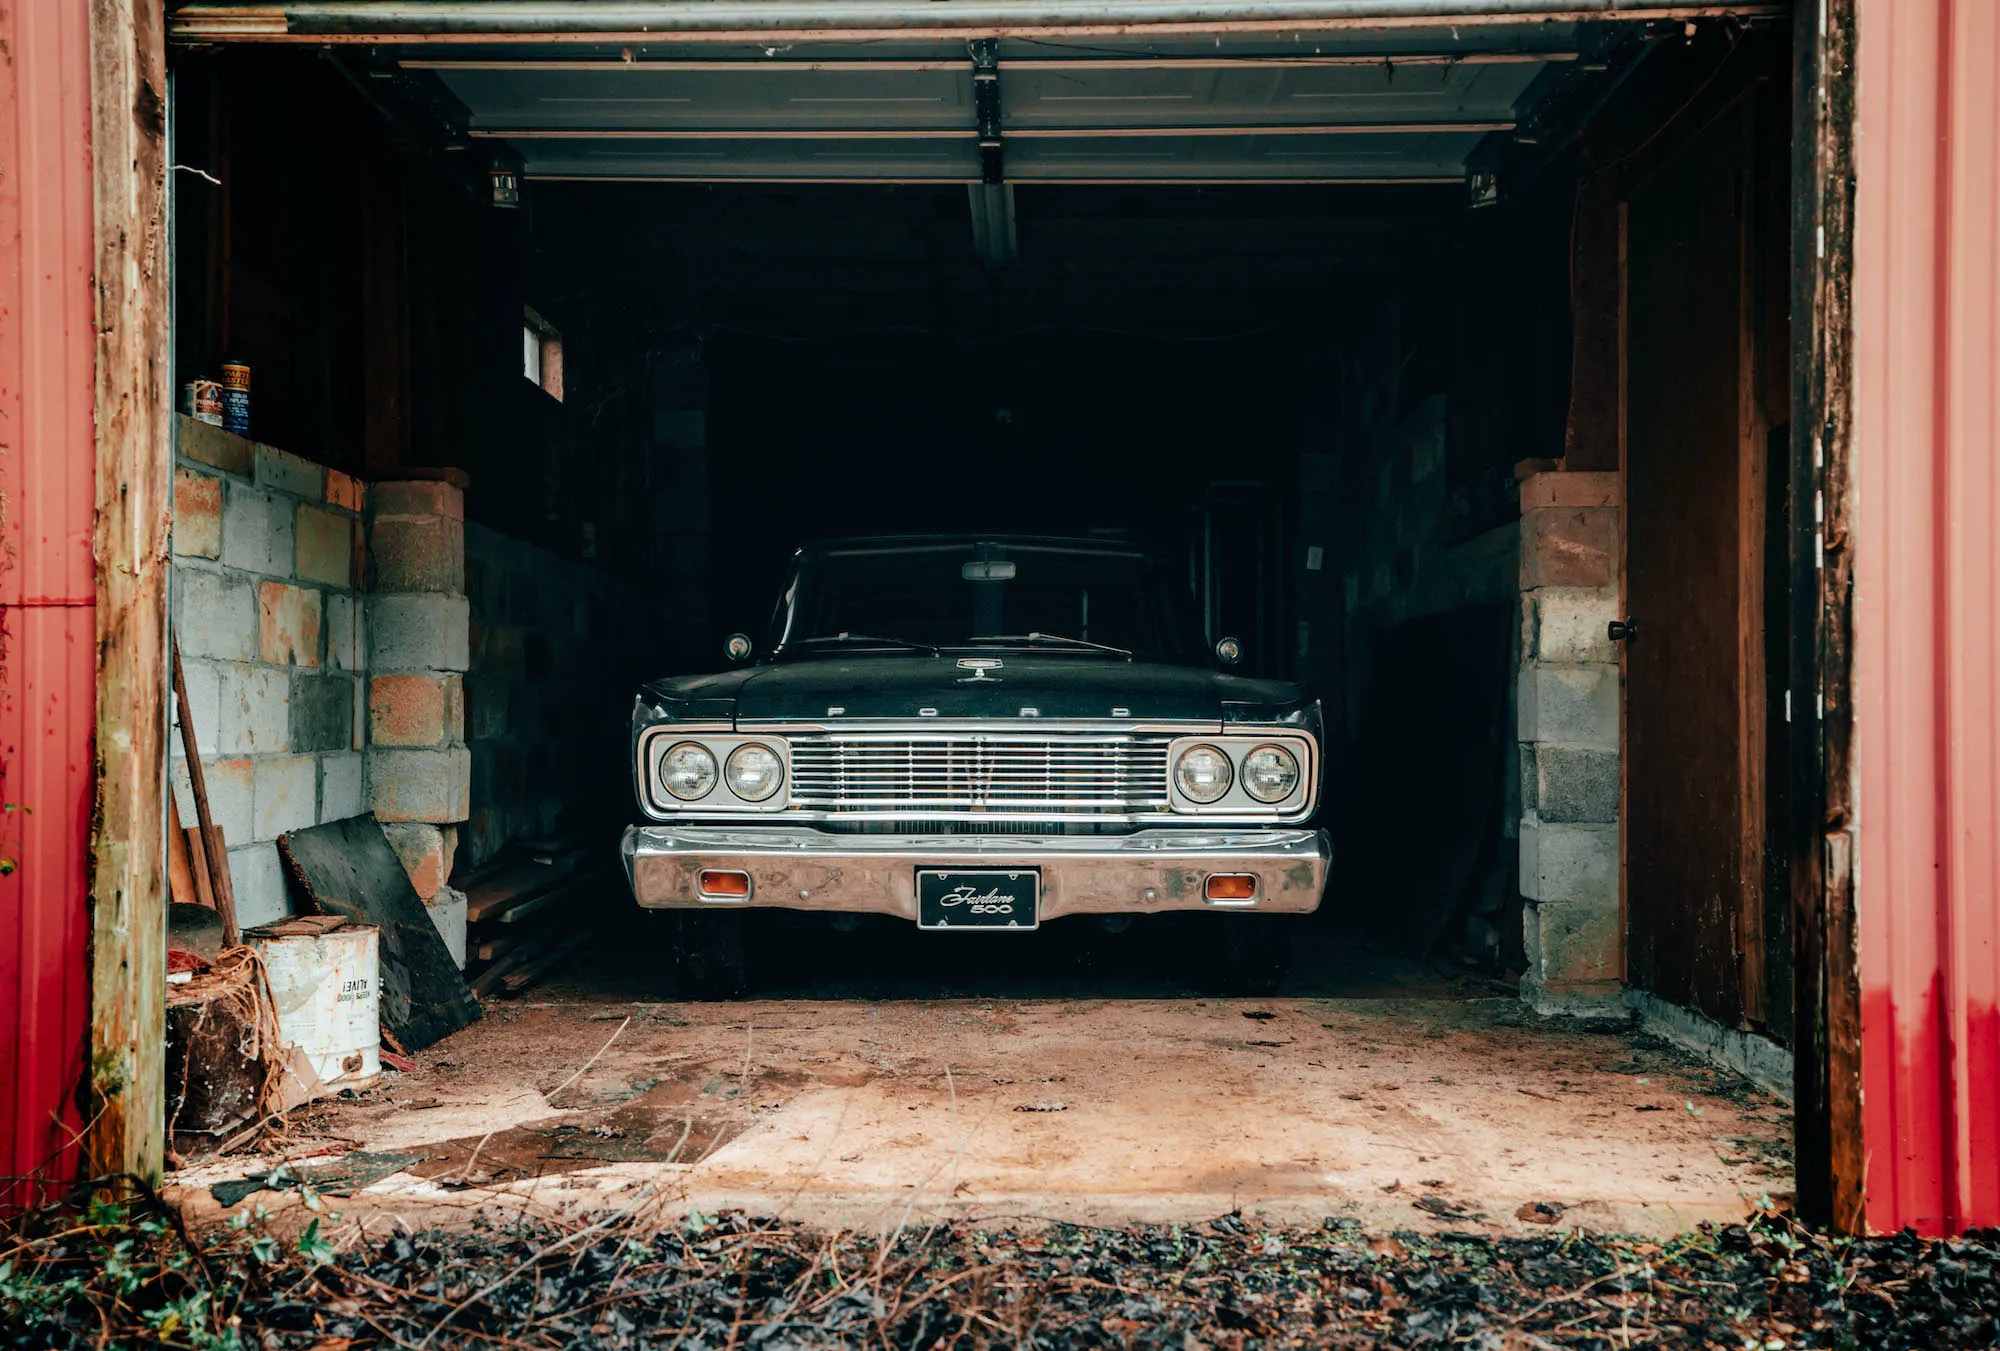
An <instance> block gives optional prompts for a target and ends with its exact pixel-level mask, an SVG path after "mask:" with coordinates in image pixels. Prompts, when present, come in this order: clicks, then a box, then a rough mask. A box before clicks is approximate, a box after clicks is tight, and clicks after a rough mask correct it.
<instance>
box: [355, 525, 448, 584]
mask: <svg viewBox="0 0 2000 1351" xmlns="http://www.w3.org/2000/svg"><path fill="white" fill-rule="evenodd" d="M368 567H369V571H370V573H371V579H370V589H371V590H374V591H378V592H382V593H384V594H391V593H397V592H409V591H435V592H442V593H446V594H450V595H458V594H461V593H462V592H464V590H465V523H464V522H463V521H458V520H452V519H450V518H447V517H444V516H385V515H378V516H376V518H375V521H374V524H373V525H371V526H370V527H369V530H368Z"/></svg>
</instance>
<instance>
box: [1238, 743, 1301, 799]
mask: <svg viewBox="0 0 2000 1351" xmlns="http://www.w3.org/2000/svg"><path fill="white" fill-rule="evenodd" d="M1298 786H1299V758H1298V757H1297V756H1296V755H1293V754H1292V753H1291V752H1290V751H1288V750H1286V749H1285V748H1284V747H1283V746H1259V747H1258V748H1257V749H1256V750H1254V751H1251V752H1250V753H1249V754H1248V755H1246V756H1244V757H1243V791H1244V792H1246V793H1248V794H1249V795H1250V796H1251V797H1254V798H1256V799H1257V800H1258V801H1259V802H1283V801H1284V800H1285V799H1286V798H1288V797H1290V796H1291V795H1292V790H1293V789H1295V788H1297V787H1298Z"/></svg>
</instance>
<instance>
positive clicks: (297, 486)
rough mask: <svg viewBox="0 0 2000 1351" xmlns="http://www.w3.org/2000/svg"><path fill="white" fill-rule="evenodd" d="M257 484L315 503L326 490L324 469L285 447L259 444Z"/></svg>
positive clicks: (260, 486)
mask: <svg viewBox="0 0 2000 1351" xmlns="http://www.w3.org/2000/svg"><path fill="white" fill-rule="evenodd" d="M257 486H258V487H259V488H269V489H271V490H273V491H274V492H281V493H289V494H291V495H292V496H293V497H303V498H305V499H306V500H308V501H311V502H317V501H319V500H320V498H321V497H322V496H324V495H325V493H326V470H324V469H322V468H320V467H319V466H318V465H316V464H314V463H313V462H312V461H311V460H308V459H303V458H301V457H300V456H297V455H294V454H292V453H291V452H290V451H288V450H279V449H278V448H277V447H276V446H267V445H263V444H261V443H260V444H259V445H258V447H257Z"/></svg>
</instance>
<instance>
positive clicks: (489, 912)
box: [465, 858, 576, 924]
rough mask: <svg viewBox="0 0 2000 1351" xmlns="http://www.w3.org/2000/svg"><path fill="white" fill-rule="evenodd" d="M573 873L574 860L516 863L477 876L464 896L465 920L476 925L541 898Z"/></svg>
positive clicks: (574, 867) (574, 868) (574, 869)
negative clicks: (537, 897)
mask: <svg viewBox="0 0 2000 1351" xmlns="http://www.w3.org/2000/svg"><path fill="white" fill-rule="evenodd" d="M575 871H576V860H575V859H573V858H565V859H557V860H555V861H554V862H551V863H534V862H529V863H516V864H511V865H509V866H508V867H505V868H501V869H500V870H498V871H497V872H492V873H488V874H486V875H484V876H482V877H480V878H479V879H478V880H477V881H476V882H474V883H472V884H471V886H470V887H468V888H467V890H466V893H465V920H466V923H468V924H479V923H482V922H484V921H486V920H489V919H493V918H496V917H498V916H499V915H501V914H503V913H504V912H506V911H508V910H511V909H512V908H514V907H515V906H517V905H520V904H521V903H522V902H524V901H528V900H530V899H532V898H534V897H536V896H540V895H541V894H543V893H544V892H546V891H549V890H550V889H551V888H553V887H555V886H556V885H557V884H558V883H560V882H564V881H567V880H568V879H569V877H570V874H572V873H574V872H575Z"/></svg>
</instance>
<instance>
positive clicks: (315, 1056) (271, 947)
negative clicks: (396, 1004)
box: [243, 921, 382, 1088]
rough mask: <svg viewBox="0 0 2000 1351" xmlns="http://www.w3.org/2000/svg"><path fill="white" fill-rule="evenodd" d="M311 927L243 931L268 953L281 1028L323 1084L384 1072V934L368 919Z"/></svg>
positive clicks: (247, 940) (267, 973) (344, 1083)
mask: <svg viewBox="0 0 2000 1351" xmlns="http://www.w3.org/2000/svg"><path fill="white" fill-rule="evenodd" d="M304 928H306V926H305V925H301V924H298V923H294V922H285V921H281V922H279V923H277V924H267V925H265V926H263V927H262V928H260V929H251V930H248V931H247V932H245V933H244V935H243V941H244V942H245V943H248V944H249V945H250V946H251V947H253V948H255V949H257V953H258V955H259V956H261V957H262V958H263V959H264V973H265V976H266V977H267V979H268V980H269V981H270V986H271V999H272V1001H273V1002H274V1003H276V1004H277V1006H278V1031H279V1032H280V1033H281V1034H282V1035H283V1036H284V1038H285V1040H286V1041H288V1042H290V1043H291V1044H292V1045H294V1046H296V1047H298V1048H299V1049H300V1050H301V1051H303V1052H305V1055H306V1058H307V1059H308V1060H310V1061H312V1066H313V1069H314V1070H315V1071H316V1072H317V1073H318V1074H319V1077H320V1078H321V1079H322V1080H323V1081H324V1082H326V1083H328V1084H330V1085H332V1086H334V1087H336V1088H347V1087H352V1086H354V1085H357V1084H363V1083H367V1082H368V1081H370V1080H372V1079H374V1078H375V1077H376V1076H377V1075H379V1074H381V1072H382V1023H381V1008H382V984H381V975H380V973H381V933H380V931H379V930H377V929H376V928H375V927H374V926H372V925H368V924H343V925H341V926H340V927H339V928H335V929H329V930H326V931H324V932H310V931H308V932H300V930H301V929H304Z"/></svg>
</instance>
